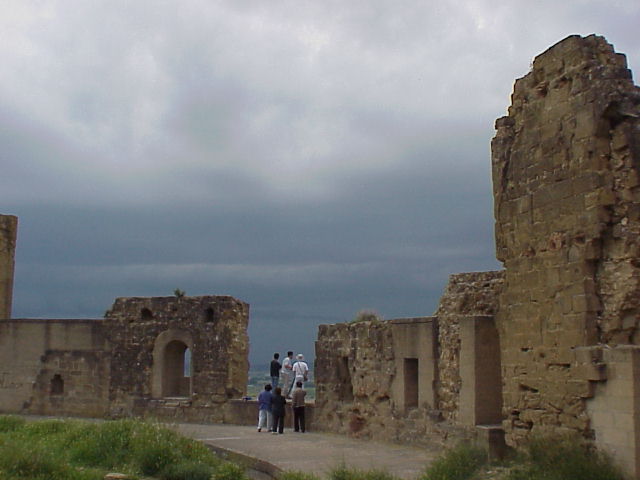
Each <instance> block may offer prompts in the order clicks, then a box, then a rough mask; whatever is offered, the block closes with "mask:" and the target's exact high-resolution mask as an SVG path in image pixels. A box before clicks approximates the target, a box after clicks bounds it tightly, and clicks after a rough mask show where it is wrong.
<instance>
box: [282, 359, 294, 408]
mask: <svg viewBox="0 0 640 480" xmlns="http://www.w3.org/2000/svg"><path fill="white" fill-rule="evenodd" d="M280 376H281V377H282V394H283V395H284V396H285V397H286V398H291V389H292V388H293V381H294V376H293V352H287V357H286V358H285V359H284V360H283V361H282V370H281V372H280Z"/></svg>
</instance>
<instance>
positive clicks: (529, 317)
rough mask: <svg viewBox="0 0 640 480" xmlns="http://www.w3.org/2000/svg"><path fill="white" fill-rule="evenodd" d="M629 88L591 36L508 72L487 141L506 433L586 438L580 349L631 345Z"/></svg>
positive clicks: (590, 380) (639, 286)
mask: <svg viewBox="0 0 640 480" xmlns="http://www.w3.org/2000/svg"><path fill="white" fill-rule="evenodd" d="M639 105H640V89H638V87H635V86H634V84H633V81H632V79H631V72H630V71H629V70H628V69H627V65H626V59H625V57H624V55H621V54H617V53H615V52H614V50H613V47H612V46H611V45H610V44H608V43H607V42H606V41H605V39H604V38H602V37H598V36H594V35H592V36H589V37H585V38H582V37H579V36H571V37H568V38H566V39H565V40H563V41H562V42H560V43H558V44H556V45H555V46H553V47H552V48H550V49H549V50H547V51H546V52H544V53H542V54H541V55H540V56H538V57H537V58H536V59H535V60H534V62H533V67H532V70H531V72H530V73H529V74H527V75H526V76H525V77H523V78H521V79H519V80H517V81H516V83H515V86H514V91H513V95H512V104H511V106H510V107H509V112H508V116H506V117H503V118H500V119H498V120H497V122H496V129H497V133H496V136H495V138H494V139H493V142H492V168H493V184H494V186H493V189H494V202H495V203H494V209H495V218H496V225H495V228H496V250H497V258H498V260H500V261H502V262H503V264H504V267H505V269H506V277H505V287H504V290H503V293H502V295H501V298H500V309H499V312H498V314H497V317H496V320H497V325H498V329H499V332H500V342H501V351H502V368H503V382H504V385H503V388H504V391H503V413H504V417H505V420H504V427H505V431H506V433H507V440H508V442H509V443H511V444H512V445H517V444H519V443H520V441H521V440H522V439H524V438H525V437H527V436H528V434H529V433H530V432H531V431H532V430H533V431H535V430H538V431H541V432H544V431H558V430H565V429H570V430H578V431H580V432H582V433H583V434H584V435H587V436H591V435H592V434H593V433H592V428H593V426H592V424H591V422H590V418H589V416H588V414H587V411H586V399H588V398H590V397H592V396H593V394H594V388H595V384H594V382H597V381H599V380H602V379H603V378H602V377H601V375H600V374H599V373H598V372H599V370H598V368H597V367H598V363H599V362H600V361H601V360H602V359H601V358H600V357H599V354H598V353H597V350H589V349H588V348H584V347H589V346H595V345H598V344H608V345H609V346H616V345H619V344H636V345H637V344H640V329H639V328H638V327H639V326H640V269H639V267H640V260H639V259H640V236H639V234H640V189H639V185H640V177H639V176H640V107H639Z"/></svg>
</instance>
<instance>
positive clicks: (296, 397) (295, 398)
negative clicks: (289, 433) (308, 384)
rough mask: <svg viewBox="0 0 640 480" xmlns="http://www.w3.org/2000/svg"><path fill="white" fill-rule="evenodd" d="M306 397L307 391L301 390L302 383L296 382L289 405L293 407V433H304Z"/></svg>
mask: <svg viewBox="0 0 640 480" xmlns="http://www.w3.org/2000/svg"><path fill="white" fill-rule="evenodd" d="M306 396H307V391H306V390H305V389H304V388H302V382H296V389H295V390H294V391H293V395H291V398H292V400H291V405H292V406H293V430H294V431H295V432H302V433H304V431H305V425H304V424H305V421H304V397H306Z"/></svg>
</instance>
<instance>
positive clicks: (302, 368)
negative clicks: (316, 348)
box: [293, 353, 309, 386]
mask: <svg viewBox="0 0 640 480" xmlns="http://www.w3.org/2000/svg"><path fill="white" fill-rule="evenodd" d="M296 359H297V361H296V363H294V364H293V373H294V375H295V376H296V377H295V380H294V381H295V382H296V386H297V385H298V382H299V383H301V384H302V385H304V382H306V381H307V379H308V377H309V365H307V362H305V361H304V355H302V354H301V353H299V354H298V355H297V357H296Z"/></svg>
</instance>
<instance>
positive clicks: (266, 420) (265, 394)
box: [258, 383, 273, 432]
mask: <svg viewBox="0 0 640 480" xmlns="http://www.w3.org/2000/svg"><path fill="white" fill-rule="evenodd" d="M272 401H273V395H272V394H271V384H270V383H267V384H266V385H265V386H264V390H263V391H262V392H260V395H258V431H259V432H261V431H262V429H263V428H266V429H267V431H269V430H271V426H272V425H273V421H272V416H271V403H272Z"/></svg>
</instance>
